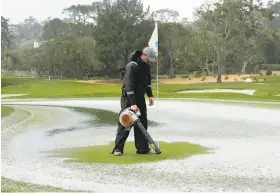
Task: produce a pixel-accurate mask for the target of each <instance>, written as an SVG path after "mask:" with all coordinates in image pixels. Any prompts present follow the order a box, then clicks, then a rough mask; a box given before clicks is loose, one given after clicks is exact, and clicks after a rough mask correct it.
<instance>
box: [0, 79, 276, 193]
mask: <svg viewBox="0 0 280 193" xmlns="http://www.w3.org/2000/svg"><path fill="white" fill-rule="evenodd" d="M252 79H253V82H252V83H246V82H225V83H222V84H216V83H187V84H185V83H184V81H185V80H184V78H178V79H177V80H176V79H172V80H170V81H169V82H168V80H166V79H162V80H160V84H159V97H160V102H159V104H160V105H159V107H160V111H157V108H156V107H157V104H158V103H157V102H158V101H157V100H156V103H155V107H148V115H149V116H148V118H149V133H150V134H151V136H153V137H155V138H154V139H155V141H156V143H158V144H159V146H160V148H161V150H162V152H163V153H162V154H160V155H137V154H136V153H135V147H134V141H133V131H131V132H132V133H131V134H130V137H129V138H128V141H127V143H126V145H125V153H124V155H123V156H121V157H115V156H113V155H112V154H111V150H112V148H113V146H114V143H113V141H114V137H115V132H116V123H117V116H118V112H119V110H120V107H119V97H120V87H121V85H120V83H121V82H122V81H115V80H108V81H106V80H102V81H101V80H95V81H78V80H45V79H32V78H21V77H8V76H2V78H1V80H2V85H1V88H2V89H1V94H2V105H1V119H2V132H1V135H2V152H3V153H2V157H1V158H2V160H3V161H2V162H3V164H2V165H3V166H2V167H3V168H2V170H3V172H2V178H1V181H2V185H1V190H2V192H4V191H5V192H13V191H19V192H39V191H40V192H41V191H48V192H49V191H52V192H62V191H63V192H67V190H69V191H83V190H86V191H92V190H94V191H96V192H106V191H110V190H118V191H121V190H126V191H136V190H140V189H141V188H140V187H137V184H138V181H139V180H141V181H144V179H146V178H147V176H146V175H147V173H148V172H150V171H152V170H153V169H155V171H154V172H153V173H152V174H149V175H151V176H150V177H149V180H152V181H153V185H156V186H157V187H158V189H161V188H162V190H165V189H166V188H169V187H176V188H175V189H176V190H180V191H187V189H188V190H189V188H191V189H192V190H202V191H203V190H210V189H211V188H210V187H212V190H213V191H215V190H218V189H217V188H216V187H224V188H225V189H230V188H229V187H231V186H232V185H231V184H234V188H233V189H234V190H244V189H243V188H242V187H246V184H248V183H251V185H250V187H255V189H254V190H268V188H271V189H272V190H278V186H277V183H276V181H277V177H276V176H275V175H276V174H277V169H276V168H275V167H276V166H275V165H273V164H272V162H274V161H276V160H277V159H278V157H277V156H278V154H275V155H274V154H271V152H273V151H274V150H273V148H272V147H271V146H270V145H269V144H271V143H267V142H266V141H265V138H266V135H267V137H269V138H270V139H271V140H272V141H273V140H274V138H275V137H277V136H279V131H278V130H277V128H278V126H279V124H280V123H279V121H278V120H277V119H276V117H277V114H278V115H279V109H280V96H278V95H280V77H279V76H254V77H252ZM182 81H183V82H182ZM186 81H187V80H186ZM205 90H206V92H205V93H204V91H205ZM232 90H233V91H237V92H235V93H232ZM189 91H190V92H193V93H189ZM196 91H199V92H196ZM207 91H208V92H207ZM217 91H218V92H217ZM242 91H243V92H242ZM250 91H253V92H251V93H250ZM153 92H154V96H155V98H156V95H157V93H156V83H154V84H153ZM238 92H240V93H238ZM182 107H183V108H182ZM225 112H228V113H225ZM260 116H262V119H260ZM258 117H259V118H258ZM275 139H276V138H275ZM274 142H275V141H274ZM275 143H276V142H275ZM233 144H235V145H236V146H235V147H233ZM251 144H255V146H252V145H251ZM274 146H275V145H274ZM262 147H266V148H265V149H266V151H262ZM256 148H258V149H259V152H255V153H252V154H248V151H255V149H256ZM267 148H268V149H269V151H268V150H267ZM265 149H263V150H265ZM238 152H239V153H238ZM230 154H231V155H232V156H234V157H233V158H230ZM263 155H265V156H267V157H270V158H269V159H270V160H271V163H270V164H271V165H270V169H273V170H269V171H274V172H267V173H264V175H265V177H264V178H262V179H261V176H260V175H259V173H258V172H256V170H255V167H252V168H251V169H250V168H249V165H248V164H249V162H250V163H253V162H254V163H255V162H256V160H257V159H259V160H262V159H263V157H262V156H263ZM273 155H274V156H273ZM241 157H243V158H244V159H245V158H246V160H250V161H249V162H248V163H247V162H246V161H245V160H244V159H241ZM22 159H23V160H24V161H20V160H22ZM209 163H211V164H209ZM15 164H16V167H15ZM236 164H237V165H236ZM238 164H239V166H238ZM261 164H262V163H261V162H258V163H257V162H256V167H261ZM175 166H176V167H175ZM52 168H53V169H52ZM119 170H121V171H124V172H123V173H122V174H120V173H119V172H118V171H119ZM244 170H246V171H247V174H246V175H244V176H243V177H238V175H237V174H238V171H239V173H240V172H242V171H244ZM31 171H32V174H33V175H34V176H36V177H37V180H36V179H34V178H33V177H32V175H22V172H23V173H26V174H28V172H31ZM42 171H45V173H42ZM211 171H215V173H212V172H211ZM166 173H168V175H167V174H166ZM274 174H275V175H274ZM103 175H104V176H106V177H103ZM136 175H137V177H136ZM211 175H214V178H213V177H211ZM168 176H174V177H176V179H177V180H176V181H174V180H172V179H171V177H168ZM186 178H188V179H191V181H189V182H188V183H187V182H186V181H185V179H186ZM153 179H160V180H158V181H154V180H153ZM209 179H211V180H210V181H209ZM220 179H225V180H224V181H223V182H222V181H220ZM143 183H144V185H145V188H146V189H144V191H145V190H146V191H150V190H152V187H151V184H149V183H148V182H147V183H146V182H143ZM186 183H187V184H189V185H184V184H186ZM105 184H106V185H105ZM126 184H130V185H129V186H126ZM162 184H166V185H164V186H162V187H161V185H162ZM168 184H169V185H170V186H169V185H168ZM191 184H198V185H197V186H193V185H191ZM203 184H204V185H205V184H206V187H205V188H204V185H203ZM123 185H124V186H125V188H124V187H123ZM105 187H106V188H105ZM104 188H105V189H104ZM175 189H174V190H175ZM141 190H142V189H141Z"/></svg>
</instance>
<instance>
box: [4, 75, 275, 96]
mask: <svg viewBox="0 0 280 193" xmlns="http://www.w3.org/2000/svg"><path fill="white" fill-rule="evenodd" d="M255 81H256V82H258V83H259V82H261V83H264V84H253V83H238V82H236V83H222V84H217V83H209V84H185V85H184V84H160V85H159V97H160V98H198V99H230V100H250V101H280V97H279V96H276V95H279V94H280V76H258V77H255ZM2 82H4V83H3V85H2V91H1V92H2V94H27V95H25V96H18V97H11V98H91V97H120V95H121V86H120V85H111V84H94V83H92V84H89V83H82V82H78V81H77V80H43V79H31V78H15V77H2ZM202 89H246V90H247V89H250V90H256V91H255V93H254V95H246V94H239V93H178V92H179V91H185V90H202ZM153 90H154V95H155V96H156V95H157V93H156V88H155V85H153Z"/></svg>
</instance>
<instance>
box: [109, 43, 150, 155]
mask: <svg viewBox="0 0 280 193" xmlns="http://www.w3.org/2000/svg"><path fill="white" fill-rule="evenodd" d="M155 60H156V53H155V51H154V49H153V48H150V47H146V48H144V50H143V51H140V50H137V51H136V52H135V53H134V55H133V56H132V58H131V62H130V63H128V64H127V65H126V67H125V74H124V84H123V86H122V96H121V109H122V110H123V109H126V108H128V107H130V108H131V110H133V111H134V112H137V111H138V110H140V113H141V115H140V117H139V119H140V121H141V123H142V124H143V126H144V127H145V129H148V120H147V107H146V101H145V94H147V96H148V97H149V105H153V104H154V99H153V92H152V87H151V85H152V84H151V81H152V77H151V70H150V64H149V63H151V62H155ZM122 110H121V111H122ZM128 135H129V130H126V128H125V127H124V126H122V125H121V123H120V122H118V131H117V135H116V139H115V148H114V149H113V152H112V153H114V155H116V156H120V155H122V154H123V149H124V145H125V142H126V139H127V137H128ZM134 139H135V147H136V150H137V151H136V153H138V154H148V153H152V150H151V149H150V148H149V144H148V141H147V140H146V139H145V137H144V135H143V134H142V132H141V131H140V129H139V128H138V127H137V126H134Z"/></svg>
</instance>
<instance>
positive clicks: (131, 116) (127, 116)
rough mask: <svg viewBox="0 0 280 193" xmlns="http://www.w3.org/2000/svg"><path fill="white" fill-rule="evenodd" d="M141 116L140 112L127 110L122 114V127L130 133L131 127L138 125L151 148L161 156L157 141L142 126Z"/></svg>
mask: <svg viewBox="0 0 280 193" xmlns="http://www.w3.org/2000/svg"><path fill="white" fill-rule="evenodd" d="M140 115H141V114H140V112H139V111H138V112H136V113H135V112H134V111H132V110H131V109H130V108H126V109H124V110H123V111H122V112H121V113H120V116H119V121H120V123H121V124H122V126H124V127H126V130H127V131H130V129H131V127H132V126H135V125H136V126H137V127H138V128H139V129H140V131H141V132H142V133H143V135H144V136H145V138H146V140H147V141H148V143H149V144H150V145H151V147H152V148H153V149H154V150H155V152H156V154H161V150H160V149H159V147H158V146H157V144H156V143H155V141H154V140H153V139H152V137H151V136H150V134H149V133H148V131H147V130H146V129H145V127H144V126H143V125H142V123H141V121H140V119H139V116H140Z"/></svg>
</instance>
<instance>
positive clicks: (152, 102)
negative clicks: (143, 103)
mask: <svg viewBox="0 0 280 193" xmlns="http://www.w3.org/2000/svg"><path fill="white" fill-rule="evenodd" d="M149 105H150V106H153V105H154V98H153V97H150V98H149Z"/></svg>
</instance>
